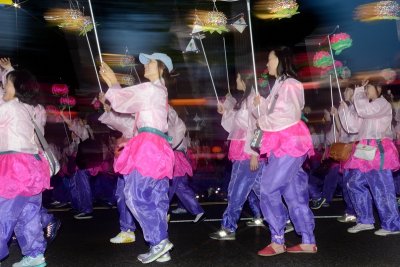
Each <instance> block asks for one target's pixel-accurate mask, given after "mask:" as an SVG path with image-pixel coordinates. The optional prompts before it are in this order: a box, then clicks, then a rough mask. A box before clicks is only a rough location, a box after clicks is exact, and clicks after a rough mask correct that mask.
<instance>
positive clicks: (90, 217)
mask: <svg viewBox="0 0 400 267" xmlns="http://www.w3.org/2000/svg"><path fill="white" fill-rule="evenodd" d="M74 218H75V219H77V220H89V219H93V216H87V217H75V216H74Z"/></svg>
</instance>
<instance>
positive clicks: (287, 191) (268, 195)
mask: <svg viewBox="0 0 400 267" xmlns="http://www.w3.org/2000/svg"><path fill="white" fill-rule="evenodd" d="M305 158H306V155H304V156H302V157H297V158H295V157H291V156H283V157H280V158H278V157H275V156H274V155H273V154H271V156H270V157H269V158H268V164H266V165H265V167H264V169H263V171H262V176H261V180H260V207H261V210H262V213H263V215H264V220H266V221H267V222H268V224H269V229H270V231H271V239H272V242H274V243H277V244H284V243H285V239H284V231H285V225H286V222H287V220H288V217H289V215H290V219H291V221H292V223H293V224H294V227H295V230H296V232H297V234H299V235H301V236H302V243H303V244H315V237H314V233H313V231H314V227H315V222H314V215H313V213H312V212H311V210H310V208H309V205H308V201H309V195H308V175H307V173H305V172H304V170H303V169H302V167H301V166H302V164H303V162H304V160H305ZM255 192H256V193H257V191H255ZM282 197H283V198H284V199H285V202H286V204H287V208H286V206H285V205H284V204H283V201H282ZM288 210H289V213H288Z"/></svg>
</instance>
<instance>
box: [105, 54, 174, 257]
mask: <svg viewBox="0 0 400 267" xmlns="http://www.w3.org/2000/svg"><path fill="white" fill-rule="evenodd" d="M139 60H140V62H141V63H143V64H144V65H145V74H144V76H145V77H146V78H147V79H149V80H150V81H149V82H146V83H142V84H139V85H134V86H131V87H128V88H124V89H123V90H121V88H120V85H119V83H118V81H117V78H116V76H115V74H114V72H113V71H112V70H111V69H110V67H108V66H107V65H106V64H103V66H102V68H101V70H100V75H101V76H102V78H103V79H104V80H105V81H106V82H107V85H108V86H109V89H108V91H107V93H106V95H105V97H106V99H107V100H108V101H109V102H110V104H111V108H112V109H113V110H115V111H116V112H118V113H126V114H135V118H136V127H137V129H138V135H136V136H135V137H134V138H132V139H130V140H129V141H128V143H127V144H126V146H125V148H124V149H123V150H122V152H121V154H120V155H119V157H118V159H117V160H116V161H115V164H114V169H115V171H116V172H119V173H121V174H123V175H124V178H125V189H124V193H125V197H126V204H127V205H128V207H129V209H130V210H131V212H132V214H133V215H134V216H135V218H136V219H137V221H138V222H139V224H140V226H141V227H142V230H143V234H144V238H145V240H146V241H147V242H148V243H149V244H150V251H149V252H148V253H144V254H140V255H139V256H138V260H139V261H141V262H143V263H150V262H153V261H155V260H157V259H158V258H160V257H162V256H163V255H164V254H166V253H167V252H168V251H169V250H171V249H172V247H173V245H172V243H171V242H170V241H169V240H168V231H167V229H168V224H167V212H168V208H169V198H168V188H169V181H168V178H169V179H171V178H172V176H173V166H174V153H173V151H172V148H171V146H170V144H169V141H170V138H169V137H168V136H167V135H166V133H167V131H168V123H167V116H168V91H167V88H166V87H165V84H164V80H165V79H164V76H166V75H168V74H169V72H171V70H172V68H173V66H172V61H171V59H170V58H169V57H168V56H167V55H166V54H162V53H154V54H152V55H147V54H140V56H139Z"/></svg>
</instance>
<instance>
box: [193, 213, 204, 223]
mask: <svg viewBox="0 0 400 267" xmlns="http://www.w3.org/2000/svg"><path fill="white" fill-rule="evenodd" d="M205 219H206V215H204V214H203V216H201V217H200V218H199V219H198V220H193V223H199V222H202V221H204V220H205Z"/></svg>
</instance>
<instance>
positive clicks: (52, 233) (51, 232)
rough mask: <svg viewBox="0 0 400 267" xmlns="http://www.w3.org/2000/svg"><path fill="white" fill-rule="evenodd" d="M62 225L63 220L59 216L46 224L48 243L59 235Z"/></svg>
mask: <svg viewBox="0 0 400 267" xmlns="http://www.w3.org/2000/svg"><path fill="white" fill-rule="evenodd" d="M60 227H61V221H60V219H58V218H55V219H54V220H53V221H51V222H50V223H49V224H48V225H47V226H46V229H45V233H46V240H47V243H51V242H53V240H54V239H55V238H56V236H57V233H58V230H59V229H60Z"/></svg>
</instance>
